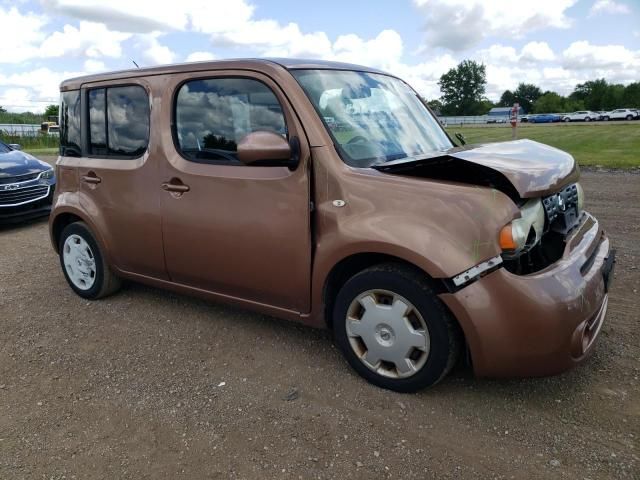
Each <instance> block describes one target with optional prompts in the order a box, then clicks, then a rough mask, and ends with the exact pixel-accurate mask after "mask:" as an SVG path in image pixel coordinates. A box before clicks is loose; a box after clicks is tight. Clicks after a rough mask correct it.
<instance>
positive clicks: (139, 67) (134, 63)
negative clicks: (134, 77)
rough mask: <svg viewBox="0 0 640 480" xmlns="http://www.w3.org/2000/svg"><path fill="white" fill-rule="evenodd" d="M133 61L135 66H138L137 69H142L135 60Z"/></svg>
mask: <svg viewBox="0 0 640 480" xmlns="http://www.w3.org/2000/svg"><path fill="white" fill-rule="evenodd" d="M131 61H132V62H133V64H134V65H135V66H136V68H140V65H138V64H137V63H136V61H135V60H133V59H131Z"/></svg>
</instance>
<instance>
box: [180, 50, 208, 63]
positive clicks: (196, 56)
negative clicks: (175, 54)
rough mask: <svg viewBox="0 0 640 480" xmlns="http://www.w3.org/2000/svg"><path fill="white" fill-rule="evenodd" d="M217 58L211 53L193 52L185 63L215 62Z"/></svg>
mask: <svg viewBox="0 0 640 480" xmlns="http://www.w3.org/2000/svg"><path fill="white" fill-rule="evenodd" d="M215 59H216V56H215V55H214V54H213V53H211V52H192V53H190V54H189V55H187V58H186V59H185V62H204V61H207V60H215Z"/></svg>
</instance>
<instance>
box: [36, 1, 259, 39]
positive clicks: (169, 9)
mask: <svg viewBox="0 0 640 480" xmlns="http://www.w3.org/2000/svg"><path fill="white" fill-rule="evenodd" d="M42 4H43V6H44V8H45V10H46V11H47V12H50V13H54V14H58V15H66V16H68V17H72V18H76V19H78V20H89V21H93V22H101V23H104V24H105V25H106V26H107V27H109V28H110V29H111V30H117V31H121V32H131V33H152V32H158V31H162V32H168V31H173V30H194V31H198V32H203V33H216V32H221V31H229V30H235V29H237V28H238V27H240V26H241V25H243V24H245V23H246V22H247V21H248V20H249V18H250V17H251V16H252V15H253V11H254V7H253V6H251V5H250V4H249V3H248V2H246V1H245V0H180V1H179V2H148V1H146V2H141V1H132V0H109V2H105V1H104V0H43V1H42Z"/></svg>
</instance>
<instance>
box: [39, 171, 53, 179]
mask: <svg viewBox="0 0 640 480" xmlns="http://www.w3.org/2000/svg"><path fill="white" fill-rule="evenodd" d="M38 178H40V179H42V180H49V179H50V178H53V168H50V169H49V170H45V171H44V172H42V173H41V174H40V175H39V176H38Z"/></svg>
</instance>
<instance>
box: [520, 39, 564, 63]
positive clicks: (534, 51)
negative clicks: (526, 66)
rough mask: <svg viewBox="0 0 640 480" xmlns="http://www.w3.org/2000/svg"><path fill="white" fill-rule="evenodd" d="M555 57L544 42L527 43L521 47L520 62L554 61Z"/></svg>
mask: <svg viewBox="0 0 640 480" xmlns="http://www.w3.org/2000/svg"><path fill="white" fill-rule="evenodd" d="M555 57H556V56H555V55H554V53H553V50H551V47H549V44H548V43H546V42H529V43H527V44H526V45H525V46H524V47H522V52H521V53H520V60H523V61H525V62H533V63H535V62H544V61H550V60H554V59H555Z"/></svg>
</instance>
